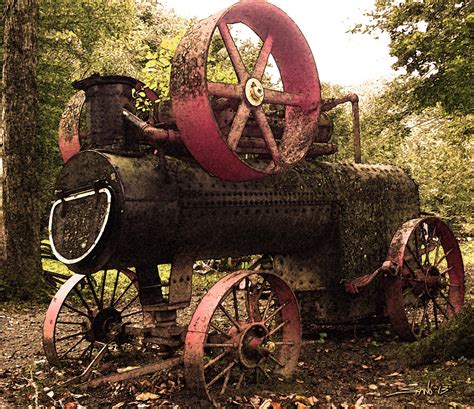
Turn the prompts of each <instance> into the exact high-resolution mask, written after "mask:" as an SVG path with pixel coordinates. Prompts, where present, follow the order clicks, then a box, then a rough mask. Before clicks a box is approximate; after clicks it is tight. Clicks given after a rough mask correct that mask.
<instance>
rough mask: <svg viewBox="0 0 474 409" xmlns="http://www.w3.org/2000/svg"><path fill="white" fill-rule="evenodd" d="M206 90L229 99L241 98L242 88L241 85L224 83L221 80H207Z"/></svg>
mask: <svg viewBox="0 0 474 409" xmlns="http://www.w3.org/2000/svg"><path fill="white" fill-rule="evenodd" d="M207 90H208V92H209V93H210V94H212V95H215V96H216V97H223V98H229V99H242V98H243V88H242V86H241V85H235V84H226V83H223V82H208V83H207Z"/></svg>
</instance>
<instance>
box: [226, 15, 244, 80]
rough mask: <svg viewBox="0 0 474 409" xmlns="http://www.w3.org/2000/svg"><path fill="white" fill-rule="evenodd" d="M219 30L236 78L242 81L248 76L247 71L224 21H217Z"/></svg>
mask: <svg viewBox="0 0 474 409" xmlns="http://www.w3.org/2000/svg"><path fill="white" fill-rule="evenodd" d="M219 32H220V33H221V37H222V40H223V41H224V45H225V48H226V49H227V53H228V54H229V57H230V61H231V62H232V66H233V67H234V70H235V73H236V74H237V78H238V79H239V81H240V82H243V81H244V80H245V79H246V77H247V76H248V73H247V70H246V68H245V65H244V62H243V61H242V57H241V56H240V53H239V50H238V48H237V46H236V45H235V41H234V39H233V38H232V35H231V34H230V31H229V27H228V26H227V24H226V22H225V21H221V22H220V23H219Z"/></svg>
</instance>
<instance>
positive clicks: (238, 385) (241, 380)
mask: <svg viewBox="0 0 474 409" xmlns="http://www.w3.org/2000/svg"><path fill="white" fill-rule="evenodd" d="M244 378H245V371H244V372H242V373H241V374H240V376H239V380H238V381H237V385H236V386H235V389H237V390H239V389H240V387H241V386H242V382H243V380H244Z"/></svg>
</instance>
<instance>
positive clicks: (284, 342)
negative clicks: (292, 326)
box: [273, 341, 295, 346]
mask: <svg viewBox="0 0 474 409" xmlns="http://www.w3.org/2000/svg"><path fill="white" fill-rule="evenodd" d="M273 343H274V344H275V345H290V346H293V345H295V343H294V342H293V341H275V342H273Z"/></svg>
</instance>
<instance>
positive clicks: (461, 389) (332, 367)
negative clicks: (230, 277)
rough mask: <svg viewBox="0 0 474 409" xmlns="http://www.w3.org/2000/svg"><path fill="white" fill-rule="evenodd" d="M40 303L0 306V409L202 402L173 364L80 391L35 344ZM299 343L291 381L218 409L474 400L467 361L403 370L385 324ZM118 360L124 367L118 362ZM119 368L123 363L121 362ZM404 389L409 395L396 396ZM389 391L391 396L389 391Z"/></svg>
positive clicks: (254, 389)
mask: <svg viewBox="0 0 474 409" xmlns="http://www.w3.org/2000/svg"><path fill="white" fill-rule="evenodd" d="M45 310H46V306H14V305H8V304H3V305H0V328H1V333H0V345H1V353H0V407H5V408H13V407H27V406H30V405H31V406H33V407H35V406H36V407H64V408H81V407H114V408H120V407H123V408H127V407H131V408H133V407H137V408H147V407H206V406H209V405H210V404H209V403H208V402H201V401H197V400H196V399H195V398H194V397H193V396H190V394H189V393H188V392H187V391H186V388H185V385H184V380H183V369H182V368H180V367H178V368H175V369H172V370H170V371H167V372H163V373H155V374H153V375H150V376H145V377H142V378H139V379H136V380H134V381H128V382H122V383H118V384H107V385H105V386H101V387H98V388H95V389H92V388H89V389H86V390H81V389H79V388H78V387H77V386H62V385H61V383H63V382H64V381H65V380H67V379H68V377H69V378H70V374H68V373H66V372H61V371H58V370H55V369H54V368H53V369H51V368H49V366H48V364H47V363H46V361H45V357H44V355H43V351H42V346H41V328H42V321H43V317H44V313H45ZM324 331H325V332H324V333H323V334H324V335H320V334H314V336H312V337H309V338H307V339H305V340H304V342H303V348H302V353H301V356H300V362H299V364H298V368H297V371H296V375H295V379H293V380H292V381H284V380H282V379H278V378H277V379H276V382H273V383H270V384H268V383H267V384H265V383H263V384H259V385H255V386H251V387H249V388H246V390H245V392H244V393H242V394H241V395H240V396H232V397H229V398H227V399H226V400H224V401H222V402H221V403H220V405H221V406H223V407H249V408H251V407H254V408H261V409H265V408H273V409H275V408H277V409H279V408H283V407H284V408H298V409H302V408H306V407H311V406H312V407H321V408H349V407H350V408H363V407H376V408H402V407H416V408H420V407H435V408H441V407H443V408H444V407H446V408H447V407H456V408H457V407H459V408H461V407H462V408H469V407H471V406H472V405H473V403H474V376H473V374H474V371H473V366H474V360H472V359H471V360H468V359H464V358H460V359H457V360H448V361H444V362H434V363H433V364H431V365H428V366H422V367H418V368H414V369H413V368H411V369H410V368H406V367H403V366H401V364H399V363H398V362H397V361H395V360H394V359H393V358H391V356H392V355H393V351H395V350H396V349H397V348H398V347H399V346H400V343H399V342H398V341H396V340H395V339H394V336H393V335H392V334H391V333H390V331H389V327H388V326H372V327H362V326H360V325H359V326H350V327H346V328H343V329H341V328H338V329H334V328H333V329H331V328H325V329H324ZM124 365H125V364H124ZM125 366H126V365H125ZM406 389H409V393H400V392H402V391H404V390H406ZM394 393H395V394H396V393H400V394H396V395H391V394H394Z"/></svg>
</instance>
